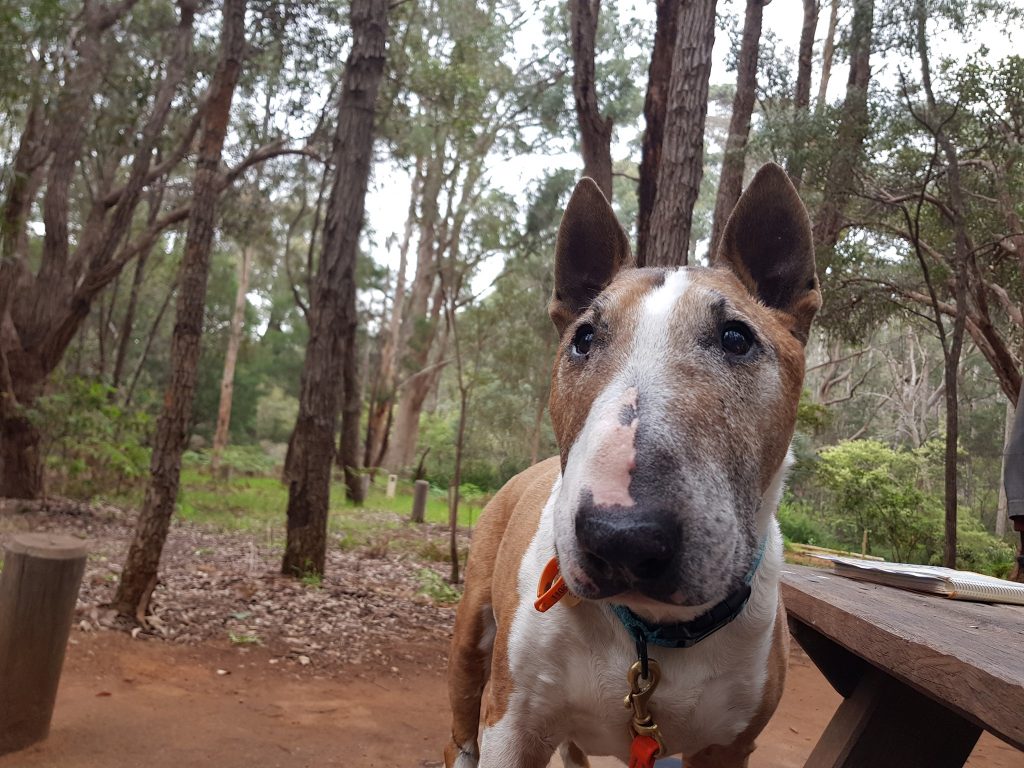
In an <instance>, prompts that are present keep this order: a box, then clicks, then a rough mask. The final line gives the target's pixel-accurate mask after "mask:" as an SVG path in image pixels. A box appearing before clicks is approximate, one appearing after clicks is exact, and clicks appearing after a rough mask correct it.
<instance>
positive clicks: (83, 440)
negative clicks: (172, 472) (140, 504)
mask: <svg viewBox="0 0 1024 768" xmlns="http://www.w3.org/2000/svg"><path fill="white" fill-rule="evenodd" d="M113 395H114V393H113V391H112V390H111V389H110V388H109V387H107V386H105V385H103V384H100V383H98V382H95V381H90V380H88V379H84V378H79V377H70V378H65V379H61V380H58V381H57V382H56V383H55V386H54V389H53V391H52V392H51V393H50V394H47V395H43V396H42V397H40V398H38V399H37V401H36V404H35V408H33V409H32V410H31V411H29V417H30V418H31V420H32V422H33V423H34V424H35V425H36V426H37V427H39V429H40V431H41V432H42V433H43V435H44V440H43V444H42V448H43V453H44V456H45V457H46V466H47V470H48V474H49V476H50V487H51V489H52V490H54V491H56V492H57V493H60V494H65V495H70V496H74V497H78V498H91V497H93V496H96V495H99V494H110V493H113V494H118V493H122V492H130V491H132V490H136V489H139V488H141V487H142V485H143V484H144V483H145V480H146V476H147V475H146V473H147V470H148V468H149V456H150V451H149V448H148V447H147V446H146V444H145V443H146V440H147V439H148V436H149V432H150V428H151V421H150V418H149V416H148V415H146V414H145V413H142V412H136V411H126V410H125V409H124V408H122V407H121V406H120V405H118V404H117V403H116V401H115V399H114V397H113Z"/></svg>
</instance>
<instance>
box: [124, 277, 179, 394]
mask: <svg viewBox="0 0 1024 768" xmlns="http://www.w3.org/2000/svg"><path fill="white" fill-rule="evenodd" d="M177 289H178V282H177V280H175V281H174V282H173V283H171V285H170V287H169V288H168V289H167V294H166V295H165V296H164V300H163V301H162V302H161V303H160V309H158V310H157V313H156V318H154V320H153V325H152V326H150V329H149V333H148V334H146V343H145V344H143V345H142V352H141V353H140V354H139V359H138V361H137V362H136V363H135V370H134V371H133V372H132V378H131V381H130V382H129V383H128V389H127V390H126V391H125V393H124V407H125V408H128V406H130V405H131V404H132V398H133V397H134V396H135V387H136V385H138V383H139V377H140V376H141V375H142V368H143V366H144V365H145V364H146V360H147V359H148V358H149V352H150V350H151V349H152V348H153V341H154V340H155V339H156V334H157V332H158V331H159V330H160V324H161V323H162V322H163V319H164V315H165V314H166V313H167V308H168V307H169V306H170V305H171V299H173V298H174V292H175V291H176V290H177Z"/></svg>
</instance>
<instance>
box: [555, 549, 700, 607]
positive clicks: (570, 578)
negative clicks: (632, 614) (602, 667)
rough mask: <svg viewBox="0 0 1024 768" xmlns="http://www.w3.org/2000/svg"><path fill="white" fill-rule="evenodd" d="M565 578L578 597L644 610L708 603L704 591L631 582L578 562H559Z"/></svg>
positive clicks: (657, 582) (669, 583)
mask: <svg viewBox="0 0 1024 768" xmlns="http://www.w3.org/2000/svg"><path fill="white" fill-rule="evenodd" d="M559 563H560V568H561V573H562V578H563V579H564V580H565V583H566V586H568V587H569V590H570V591H571V592H572V593H573V594H574V595H576V596H577V597H580V598H583V599H584V600H591V601H594V602H612V603H617V604H622V605H626V606H629V607H634V606H635V607H638V608H642V609H656V608H660V609H665V608H695V607H700V606H704V605H705V604H707V603H708V596H707V595H705V594H704V592H703V590H696V591H695V590H689V589H684V588H683V587H682V586H681V585H680V584H678V583H676V582H675V580H664V579H658V580H645V579H636V578H630V577H629V576H627V575H624V574H622V573H619V572H615V571H613V570H610V569H608V568H606V567H596V568H595V567H594V564H584V563H580V562H578V561H577V560H576V559H575V558H571V557H570V558H567V559H566V560H560V561H559Z"/></svg>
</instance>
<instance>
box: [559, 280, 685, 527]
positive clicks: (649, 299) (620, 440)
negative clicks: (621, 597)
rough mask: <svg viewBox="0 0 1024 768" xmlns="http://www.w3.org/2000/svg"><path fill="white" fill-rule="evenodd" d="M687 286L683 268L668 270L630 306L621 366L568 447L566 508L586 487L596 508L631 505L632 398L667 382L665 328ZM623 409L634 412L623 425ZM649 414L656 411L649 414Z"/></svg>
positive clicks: (634, 400) (634, 420) (634, 405)
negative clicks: (631, 332)
mask: <svg viewBox="0 0 1024 768" xmlns="http://www.w3.org/2000/svg"><path fill="white" fill-rule="evenodd" d="M688 286H689V276H688V274H687V272H686V269H685V268H680V269H678V270H676V271H674V272H668V273H667V274H666V275H665V281H664V282H663V283H662V284H661V285H659V286H658V287H657V288H654V289H653V290H651V291H650V292H649V293H648V294H647V295H646V296H645V297H644V298H643V300H642V301H641V302H640V303H639V304H638V305H637V307H636V309H635V310H634V311H635V312H636V313H637V325H636V332H635V336H634V337H633V338H632V339H631V340H630V347H631V348H630V352H629V357H628V360H627V362H626V365H625V366H624V367H623V368H622V369H621V370H619V371H616V372H615V375H614V376H613V378H612V379H610V380H609V381H608V382H607V383H606V385H605V387H604V390H603V391H602V392H601V394H600V395H599V396H598V397H597V398H596V399H595V400H594V402H593V404H592V405H591V408H590V413H589V414H588V415H587V420H586V422H585V423H584V425H583V429H582V430H580V433H579V435H577V437H576V442H575V443H573V446H572V448H570V450H569V457H568V461H567V462H566V467H565V478H564V483H563V485H562V497H563V499H564V502H565V503H566V504H567V505H569V506H571V508H573V509H575V505H576V504H578V503H579V502H580V501H581V500H582V498H583V495H584V493H585V492H587V491H589V492H590V493H591V494H592V496H593V501H594V503H595V504H597V505H600V506H622V507H631V506H633V505H634V504H635V501H634V499H633V497H632V494H630V491H629V485H630V482H631V480H632V472H633V469H634V468H635V467H636V434H637V426H638V422H637V418H638V417H637V413H638V411H637V401H638V398H640V397H649V396H650V395H651V394H652V393H653V392H655V391H659V390H662V389H664V388H665V386H667V385H668V384H667V382H666V381H665V378H664V376H663V369H664V361H665V357H666V355H667V353H668V350H667V349H666V348H665V346H666V345H667V344H668V342H667V338H668V334H666V333H665V328H666V326H667V325H668V323H669V319H670V317H671V315H672V310H673V309H674V307H675V306H676V304H677V303H678V301H679V298H680V297H681V296H682V295H683V294H684V293H685V292H686V290H687V287H688ZM645 392H646V393H647V395H644V394H643V393H645ZM629 409H632V410H633V413H634V416H633V418H632V419H631V420H630V421H629V422H627V423H625V424H624V423H623V417H624V416H625V415H627V414H628V413H629ZM645 418H647V417H646V416H645ZM652 418H657V415H656V414H652Z"/></svg>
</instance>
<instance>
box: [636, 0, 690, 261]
mask: <svg viewBox="0 0 1024 768" xmlns="http://www.w3.org/2000/svg"><path fill="white" fill-rule="evenodd" d="M681 5H682V0H657V22H656V26H655V28H654V50H653V51H652V52H651V66H650V69H649V70H648V72H647V95H646V96H645V97H644V124H645V126H646V127H645V128H644V139H643V149H642V154H641V157H640V181H639V183H638V184H637V187H636V194H637V203H638V208H637V214H636V229H637V241H636V264H637V266H638V267H642V266H645V264H646V258H647V241H648V238H649V231H650V225H651V212H652V211H653V210H654V198H655V197H656V195H657V191H658V168H659V167H660V165H661V145H662V141H663V140H664V134H665V113H666V110H667V108H668V91H669V82H670V80H671V77H672V52H673V51H674V50H675V42H676V22H677V20H678V18H679V7H680V6H681Z"/></svg>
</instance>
